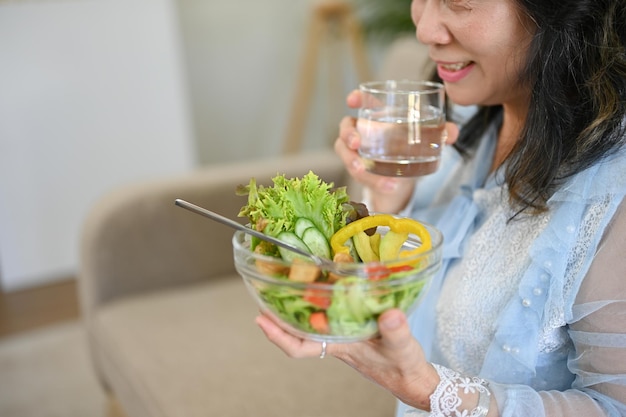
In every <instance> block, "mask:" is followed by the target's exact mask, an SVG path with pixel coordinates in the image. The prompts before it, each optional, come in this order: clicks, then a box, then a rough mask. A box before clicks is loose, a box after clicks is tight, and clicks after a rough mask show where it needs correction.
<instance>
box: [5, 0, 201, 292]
mask: <svg viewBox="0 0 626 417" xmlns="http://www.w3.org/2000/svg"><path fill="white" fill-rule="evenodd" d="M176 13H177V11H176V8H175V7H174V6H173V4H172V0H80V1H78V0H66V1H63V0H46V1H21V2H8V3H7V2H4V3H2V2H0V63H1V64H0V267H1V270H0V271H1V272H0V284H1V286H2V289H3V290H9V291H10V290H14V289H18V288H22V287H27V286H31V285H34V284H38V283H40V282H42V281H50V280H54V279H56V278H57V277H66V276H68V275H69V274H73V273H74V272H75V268H76V265H77V248H78V236H79V231H80V224H81V222H82V220H83V217H84V215H85V213H86V211H87V210H88V208H89V207H90V205H91V204H93V202H94V201H95V199H97V198H98V197H100V196H101V195H102V194H103V193H104V192H106V191H107V190H108V189H110V188H111V187H113V186H116V185H118V184H121V183H124V182H128V181H135V180H140V179H145V178H148V177H155V176H162V175H167V174H170V173H174V172H180V171H183V170H186V169H189V168H190V167H191V166H192V165H193V153H192V147H193V144H192V132H191V121H190V114H189V113H190V112H189V110H188V106H189V103H188V98H187V94H186V92H185V91H186V88H187V85H186V82H185V79H184V71H183V68H182V60H181V57H180V55H181V50H180V47H179V46H180V43H179V42H180V39H179V30H178V27H177V25H178V20H177V16H176Z"/></svg>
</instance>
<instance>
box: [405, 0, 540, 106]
mask: <svg viewBox="0 0 626 417" xmlns="http://www.w3.org/2000/svg"><path fill="white" fill-rule="evenodd" d="M411 16H412V18H413V22H414V23H415V25H416V27H417V38H418V39H419V41H420V42H422V43H424V44H426V45H428V46H429V54H430V57H431V59H433V60H434V61H435V62H436V63H437V71H438V73H439V76H440V77H441V79H442V80H443V81H444V84H445V85H446V92H447V93H448V95H449V96H450V98H451V99H452V101H453V102H455V103H457V104H461V105H470V104H479V105H496V104H503V105H506V104H513V103H516V102H517V103H518V104H519V103H525V102H527V100H528V97H529V96H530V92H529V91H528V89H527V88H525V87H524V86H522V85H521V84H520V83H519V76H520V73H521V71H522V69H523V67H524V63H525V59H526V58H525V57H526V53H527V51H528V46H529V44H530V41H531V39H532V36H533V32H534V26H533V25H532V23H531V22H530V19H528V18H527V17H525V15H524V14H522V13H521V11H520V10H519V8H518V7H517V6H516V4H515V1H514V0H413V3H412V5H411Z"/></svg>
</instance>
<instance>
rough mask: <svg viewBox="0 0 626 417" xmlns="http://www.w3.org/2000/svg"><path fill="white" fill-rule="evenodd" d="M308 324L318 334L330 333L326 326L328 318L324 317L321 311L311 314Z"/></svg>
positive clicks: (324, 314)
mask: <svg viewBox="0 0 626 417" xmlns="http://www.w3.org/2000/svg"><path fill="white" fill-rule="evenodd" d="M309 323H310V324H311V327H313V330H315V331H316V332H318V333H320V334H328V333H330V327H329V326H328V317H326V313H324V312H323V311H316V312H313V313H311V316H309Z"/></svg>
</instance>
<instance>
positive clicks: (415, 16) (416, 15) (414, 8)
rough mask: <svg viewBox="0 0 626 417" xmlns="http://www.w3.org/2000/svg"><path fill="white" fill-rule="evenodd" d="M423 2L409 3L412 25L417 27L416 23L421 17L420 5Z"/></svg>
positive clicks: (421, 0)
mask: <svg viewBox="0 0 626 417" xmlns="http://www.w3.org/2000/svg"><path fill="white" fill-rule="evenodd" d="M423 2H424V0H413V1H412V2H411V19H412V20H413V24H414V25H415V26H417V23H418V22H419V20H420V17H421V16H422V10H423V8H424V5H423V4H422V3H423Z"/></svg>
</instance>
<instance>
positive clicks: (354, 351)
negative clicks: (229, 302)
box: [256, 310, 439, 410]
mask: <svg viewBox="0 0 626 417" xmlns="http://www.w3.org/2000/svg"><path fill="white" fill-rule="evenodd" d="M256 323H257V325H258V326H259V327H260V328H261V330H263V332H264V333H265V336H266V337H267V338H268V339H269V340H270V341H271V342H272V343H274V344H275V345H276V346H278V347H279V348H280V349H281V350H282V351H283V352H285V353H286V354H287V356H289V357H292V358H307V357H319V356H320V353H321V351H322V347H321V343H320V342H315V341H311V340H305V339H301V338H298V337H295V336H293V335H291V334H289V333H287V332H285V331H284V330H282V329H281V328H280V327H279V326H278V325H277V324H276V323H275V322H274V321H272V319H271V318H270V317H269V316H266V315H260V316H258V317H257V319H256ZM378 326H379V330H380V337H378V338H376V339H372V340H368V341H364V342H358V343H332V344H331V343H329V344H328V345H327V348H326V355H331V356H334V357H336V358H338V359H340V360H342V361H344V362H345V363H347V364H348V365H350V366H351V367H352V368H354V369H356V370H357V371H358V372H360V373H361V374H362V375H363V376H364V377H365V378H367V379H369V380H371V381H374V382H375V383H377V384H378V385H380V386H382V387H383V388H385V389H387V390H388V391H389V392H391V393H392V394H393V395H394V396H395V397H396V398H398V399H400V400H401V401H402V402H404V403H406V404H408V405H410V406H412V407H415V408H420V409H423V410H428V409H429V408H430V400H429V397H430V395H431V394H432V393H433V392H434V391H435V388H436V386H437V384H438V383H439V376H438V374H437V371H435V369H434V368H433V366H432V365H430V364H429V363H428V362H427V361H426V359H425V358H424V353H423V351H422V347H421V346H420V344H419V343H418V341H417V340H415V338H413V336H412V335H411V330H410V328H409V325H408V322H407V320H406V316H405V315H404V313H402V311H400V310H389V311H386V312H385V313H383V314H382V315H381V316H380V318H379V320H378Z"/></svg>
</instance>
